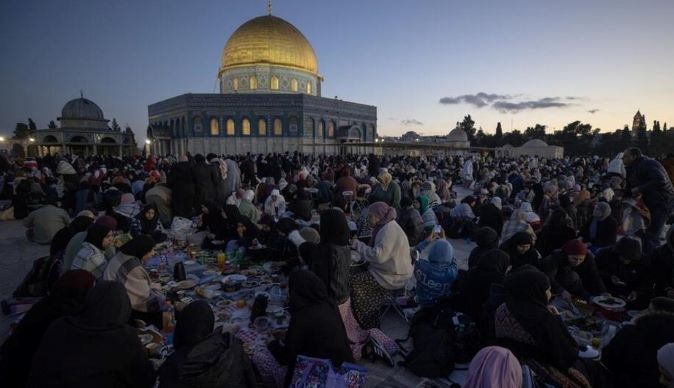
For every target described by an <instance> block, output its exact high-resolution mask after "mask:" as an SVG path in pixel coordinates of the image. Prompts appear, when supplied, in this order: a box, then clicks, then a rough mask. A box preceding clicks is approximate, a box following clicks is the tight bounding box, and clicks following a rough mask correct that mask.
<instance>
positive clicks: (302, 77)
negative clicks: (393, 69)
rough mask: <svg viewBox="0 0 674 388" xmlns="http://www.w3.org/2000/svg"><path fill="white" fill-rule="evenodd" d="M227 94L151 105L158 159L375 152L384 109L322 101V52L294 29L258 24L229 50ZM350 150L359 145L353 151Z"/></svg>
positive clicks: (224, 71)
mask: <svg viewBox="0 0 674 388" xmlns="http://www.w3.org/2000/svg"><path fill="white" fill-rule="evenodd" d="M217 75H218V83H219V88H220V93H210V94H205V93H187V94H182V95H179V96H175V97H172V98H169V99H166V100H163V101H160V102H157V103H154V104H152V105H150V106H148V121H149V126H148V129H147V138H148V140H149V141H150V143H151V147H152V148H151V149H152V153H154V154H159V155H165V154H173V155H181V154H185V153H188V152H189V153H191V154H193V155H194V154H197V153H201V154H205V153H210V152H212V153H216V154H228V155H232V154H244V153H247V152H251V153H270V152H294V151H299V152H303V153H316V154H337V153H368V152H372V151H373V149H374V148H373V147H372V146H369V145H363V144H364V143H370V144H374V141H375V138H376V135H377V108H376V107H375V106H371V105H364V104H359V103H355V102H349V101H342V100H339V99H338V98H337V97H335V98H325V97H322V96H321V82H322V81H323V77H322V76H321V74H320V73H319V70H318V60H317V58H316V53H315V52H314V49H313V47H312V46H311V44H310V43H309V41H308V40H307V39H306V38H305V37H304V35H303V34H302V32H300V31H299V30H298V29H297V28H296V27H295V26H293V25H292V24H290V23H289V22H287V21H286V20H284V19H281V18H279V17H276V16H273V15H272V14H271V9H270V12H269V14H268V15H265V16H260V17H256V18H253V19H251V20H249V21H247V22H245V23H244V24H242V25H241V26H240V27H239V28H237V29H236V31H234V33H233V34H232V35H231V36H230V38H229V40H228V41H227V43H226V44H225V47H224V50H223V52H222V57H221V61H220V68H219V70H218V73H217ZM350 143H357V145H353V146H349V144H350Z"/></svg>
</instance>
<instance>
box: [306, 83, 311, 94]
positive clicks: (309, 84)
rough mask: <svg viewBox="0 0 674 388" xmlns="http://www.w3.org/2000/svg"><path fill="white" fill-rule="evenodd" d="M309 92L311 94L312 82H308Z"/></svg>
mask: <svg viewBox="0 0 674 388" xmlns="http://www.w3.org/2000/svg"><path fill="white" fill-rule="evenodd" d="M307 94H311V82H307Z"/></svg>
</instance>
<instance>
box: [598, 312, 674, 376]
mask: <svg viewBox="0 0 674 388" xmlns="http://www.w3.org/2000/svg"><path fill="white" fill-rule="evenodd" d="M670 342H674V316H669V315H650V316H644V317H641V318H639V319H638V320H637V323H636V325H627V326H624V327H623V328H622V329H621V330H620V331H619V332H618V333H617V334H616V336H615V337H614V338H613V340H611V342H609V344H608V345H607V346H606V347H604V349H603V351H602V356H601V361H602V363H603V364H604V365H605V366H606V367H607V368H608V369H609V370H610V371H611V372H613V376H614V384H615V387H617V388H623V387H624V388H628V387H629V388H631V387H639V388H656V387H662V386H661V385H660V384H659V383H658V379H659V378H660V372H659V370H658V361H657V358H656V357H657V352H658V349H660V348H661V347H662V346H664V345H666V344H668V343H670Z"/></svg>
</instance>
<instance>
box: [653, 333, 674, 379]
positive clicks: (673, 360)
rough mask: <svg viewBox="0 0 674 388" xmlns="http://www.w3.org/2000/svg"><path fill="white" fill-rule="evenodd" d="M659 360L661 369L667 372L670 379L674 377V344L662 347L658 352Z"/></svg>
mask: <svg viewBox="0 0 674 388" xmlns="http://www.w3.org/2000/svg"><path fill="white" fill-rule="evenodd" d="M657 358H658V364H659V365H660V367H661V368H662V369H664V370H665V371H667V373H668V374H669V377H674V343H668V344H667V345H665V346H663V347H661V348H660V349H659V350H658V355H657ZM670 387H671V384H670Z"/></svg>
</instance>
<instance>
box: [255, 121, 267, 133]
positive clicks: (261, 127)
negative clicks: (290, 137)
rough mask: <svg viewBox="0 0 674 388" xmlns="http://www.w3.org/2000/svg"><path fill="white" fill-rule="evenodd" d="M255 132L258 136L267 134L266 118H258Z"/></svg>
mask: <svg viewBox="0 0 674 388" xmlns="http://www.w3.org/2000/svg"><path fill="white" fill-rule="evenodd" d="M257 134H258V135H260V136H267V120H265V119H260V120H259V121H258V122H257Z"/></svg>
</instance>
